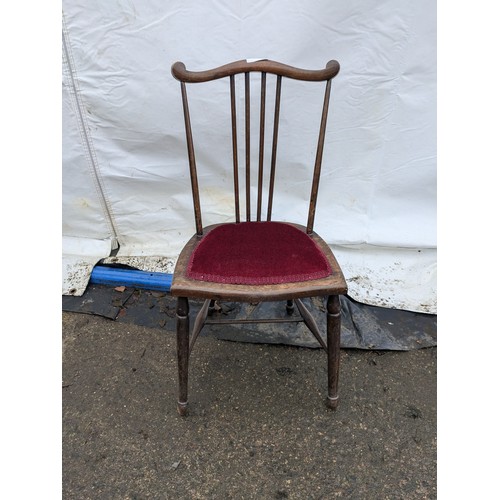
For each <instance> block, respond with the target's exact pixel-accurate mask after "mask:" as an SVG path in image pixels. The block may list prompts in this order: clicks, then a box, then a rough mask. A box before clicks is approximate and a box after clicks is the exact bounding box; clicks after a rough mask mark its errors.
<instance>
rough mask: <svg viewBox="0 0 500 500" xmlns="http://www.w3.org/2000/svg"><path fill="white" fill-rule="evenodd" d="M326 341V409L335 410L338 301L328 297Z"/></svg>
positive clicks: (338, 322) (338, 323) (338, 337)
mask: <svg viewBox="0 0 500 500" xmlns="http://www.w3.org/2000/svg"><path fill="white" fill-rule="evenodd" d="M326 309H327V312H326V315H327V316H326V341H327V353H328V354H327V360H328V397H327V401H326V404H327V406H328V408H330V409H332V410H336V409H337V406H338V404H339V395H338V384H339V368H340V299H339V296H338V295H330V296H329V297H328V300H327V304H326Z"/></svg>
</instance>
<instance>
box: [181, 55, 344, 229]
mask: <svg viewBox="0 0 500 500" xmlns="http://www.w3.org/2000/svg"><path fill="white" fill-rule="evenodd" d="M339 69H340V66H339V63H338V62H337V61H333V60H332V61H329V62H328V63H327V64H326V67H325V68H324V69H321V70H305V69H300V68H295V67H293V66H288V65H285V64H282V63H279V62H275V61H270V60H267V59H263V60H262V59H261V60H257V61H255V60H241V61H235V62H232V63H230V64H226V65H224V66H220V67H218V68H214V69H210V70H206V71H188V70H187V69H186V66H185V65H184V64H183V63H182V62H176V63H175V64H173V65H172V75H173V76H174V77H175V78H176V79H177V80H179V81H180V82H181V93H182V104H183V109H184V121H185V127H186V140H187V149H188V158H189V170H190V175H191V188H192V193H193V202H194V212H195V223H196V232H197V234H198V235H202V234H203V224H202V219H201V206H200V193H199V187H198V175H197V171H196V159H195V151H194V145H193V133H192V128H191V120H190V116H189V106H188V97H187V91H186V83H202V82H209V81H213V80H218V79H220V78H229V88H230V109H231V128H232V149H233V180H234V205H235V219H236V222H240V221H241V215H240V199H239V198H240V194H239V193H240V189H239V167H238V143H237V117H236V90H235V75H237V74H241V73H243V74H244V76H245V208H246V211H245V220H246V221H251V220H252V219H251V216H252V214H251V189H250V187H251V161H250V73H252V72H258V73H260V74H261V92H260V132H259V156H258V179H257V205H256V214H255V220H257V221H261V220H262V219H263V214H262V211H263V210H262V204H263V203H262V202H263V173H264V134H265V114H266V109H265V108H266V77H267V74H272V75H276V95H275V105H274V122H273V123H274V126H273V136H272V151H271V164H270V167H269V168H270V171H269V191H268V193H267V194H268V196H267V198H268V200H267V217H266V220H268V221H269V220H271V215H272V206H273V195H274V180H275V174H276V156H277V144H278V130H279V116H280V102H281V82H282V77H285V78H292V79H295V80H302V81H307V82H321V81H325V82H326V88H325V95H324V101H323V110H322V114H321V122H320V128H319V136H318V143H317V149H316V159H315V163H314V172H313V179H312V187H311V197H310V202H309V213H308V220H307V233H309V234H310V233H312V231H313V226H314V216H315V212H316V200H317V195H318V186H319V178H320V173H321V161H322V157H323V146H324V141H325V129H326V121H327V116H328V105H329V100H330V89H331V80H332V78H333V77H335V76H336V75H337V73H338V72H339Z"/></svg>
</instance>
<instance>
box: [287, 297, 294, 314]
mask: <svg viewBox="0 0 500 500" xmlns="http://www.w3.org/2000/svg"><path fill="white" fill-rule="evenodd" d="M286 313H287V314H288V316H291V315H292V314H293V300H287V301H286Z"/></svg>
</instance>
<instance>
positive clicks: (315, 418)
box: [62, 312, 437, 500]
mask: <svg viewBox="0 0 500 500" xmlns="http://www.w3.org/2000/svg"><path fill="white" fill-rule="evenodd" d="M62 325H63V328H62V332H63V388H62V391H63V485H62V489H63V498H64V499H68V500H69V499H75V500H78V499H92V500H95V499H254V498H255V499H282V498H289V499H330V498H332V499H334V498H352V499H369V500H371V499H434V498H436V353H437V348H435V347H431V348H425V349H419V350H413V351H408V352H396V351H362V350H355V349H343V350H342V354H341V367H340V404H339V408H338V410H337V411H336V412H332V411H330V410H328V409H327V408H326V406H325V404H324V400H325V397H326V382H327V380H326V355H325V353H324V351H322V350H321V349H310V348H303V347H291V346H283V345H268V344H251V343H242V342H231V341H224V340H217V339H216V338H213V337H209V336H203V335H201V336H200V338H199V339H198V341H197V343H196V346H195V348H194V350H193V353H192V356H191V359H190V363H191V364H190V380H189V387H190V388H189V416H188V417H186V418H182V417H180V416H179V415H178V414H177V412H176V401H177V365H176V363H177V361H176V352H175V333H174V332H173V331H169V330H166V329H164V328H149V327H143V326H138V325H134V324H123V323H119V322H117V321H112V320H108V319H104V318H101V317H98V316H93V315H88V314H77V313H68V312H63V315H62Z"/></svg>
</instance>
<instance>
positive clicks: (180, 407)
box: [177, 297, 189, 416]
mask: <svg viewBox="0 0 500 500" xmlns="http://www.w3.org/2000/svg"><path fill="white" fill-rule="evenodd" d="M177 363H178V368H179V400H178V402H177V411H178V412H179V415H182V416H185V415H186V413H187V393H188V366H189V301H188V299H187V298H185V297H179V298H178V299H177Z"/></svg>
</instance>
